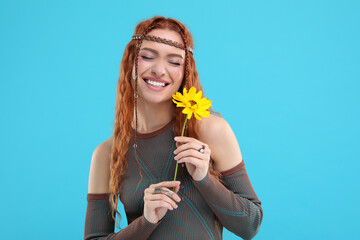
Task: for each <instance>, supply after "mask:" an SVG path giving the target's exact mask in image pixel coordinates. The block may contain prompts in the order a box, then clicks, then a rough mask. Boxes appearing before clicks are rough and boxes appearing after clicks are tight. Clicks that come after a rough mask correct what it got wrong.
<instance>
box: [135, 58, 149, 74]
mask: <svg viewBox="0 0 360 240" xmlns="http://www.w3.org/2000/svg"><path fill="white" fill-rule="evenodd" d="M149 66H150V63H149V62H146V61H144V60H143V59H142V58H139V61H138V71H139V72H142V71H143V70H144V69H147V68H149Z"/></svg>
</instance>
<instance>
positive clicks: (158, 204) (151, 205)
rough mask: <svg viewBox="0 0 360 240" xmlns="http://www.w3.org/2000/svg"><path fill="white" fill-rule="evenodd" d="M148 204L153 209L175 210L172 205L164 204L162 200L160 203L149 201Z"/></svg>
mask: <svg viewBox="0 0 360 240" xmlns="http://www.w3.org/2000/svg"><path fill="white" fill-rule="evenodd" d="M147 204H148V205H149V207H152V208H155V209H156V208H159V207H163V208H167V209H169V210H173V209H174V208H173V207H172V206H171V204H170V203H168V202H164V201H161V200H158V201H149V202H147Z"/></svg>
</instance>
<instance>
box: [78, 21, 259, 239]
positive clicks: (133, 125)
mask: <svg viewBox="0 0 360 240" xmlns="http://www.w3.org/2000/svg"><path fill="white" fill-rule="evenodd" d="M192 47H193V40H192V37H191V35H190V33H189V32H188V30H187V29H186V28H185V27H184V25H183V24H182V23H180V22H178V21H176V20H174V19H171V18H167V19H166V18H163V17H154V18H152V19H149V20H146V21H143V22H141V23H139V24H138V25H137V27H136V29H135V34H134V36H133V37H132V40H131V41H130V42H129V44H128V45H127V46H126V49H125V52H124V55H123V59H122V62H121V69H120V77H119V81H118V86H117V98H116V112H115V126H114V135H113V137H111V138H109V139H108V140H106V141H105V142H103V143H101V144H100V145H99V146H98V147H97V148H96V149H95V151H94V153H93V156H92V160H91V167H90V175H89V188H88V195H87V200H88V205H87V212H86V219H85V236H84V238H85V239H222V229H223V226H224V227H226V228H227V229H229V231H231V232H233V233H235V234H236V235H238V236H240V237H242V238H243V239H251V238H253V237H254V236H255V235H256V234H257V232H258V231H259V227H260V225H261V222H262V218H263V211H262V208H261V202H260V201H259V199H258V197H257V195H256V193H255V192H254V190H253V188H252V185H251V183H250V180H249V178H248V175H247V173H246V169H245V164H244V161H243V159H242V156H241V153H240V148H239V146H238V142H237V140H236V137H235V135H234V133H233V131H232V130H231V127H230V126H229V124H228V123H227V122H226V121H225V120H224V119H223V118H221V116H215V115H213V113H216V112H214V111H213V110H212V109H211V108H210V112H211V113H212V114H210V117H205V118H202V120H201V121H199V120H196V119H195V118H191V119H189V120H188V121H187V123H186V128H185V134H184V136H186V137H180V135H181V134H180V133H181V130H182V126H183V123H184V121H185V117H186V115H185V114H183V113H182V112H181V111H182V109H180V108H177V107H176V106H175V105H174V103H173V102H172V95H173V94H175V93H176V92H178V91H179V92H181V93H182V92H183V88H186V89H190V87H192V86H194V87H196V89H197V90H198V91H200V90H202V87H201V85H200V82H199V77H198V74H197V71H196V67H195V61H194V58H193V55H192V54H193V49H192ZM175 136H178V137H176V138H175ZM176 162H178V163H180V164H179V169H178V176H179V177H178V178H177V180H178V181H173V179H174V173H175V166H176ZM172 190H173V191H172ZM118 197H120V200H121V202H122V203H123V204H124V207H125V212H126V217H127V220H128V226H127V227H126V228H124V229H121V230H120V231H119V232H117V233H114V226H115V222H117V224H118V221H116V220H117V219H116V213H118V214H119V212H118V211H117V201H118ZM118 226H119V225H118ZM119 228H120V227H119Z"/></svg>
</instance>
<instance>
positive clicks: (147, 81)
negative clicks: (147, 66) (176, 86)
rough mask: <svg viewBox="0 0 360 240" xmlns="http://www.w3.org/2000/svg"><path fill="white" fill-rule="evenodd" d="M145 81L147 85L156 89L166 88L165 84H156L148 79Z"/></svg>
mask: <svg viewBox="0 0 360 240" xmlns="http://www.w3.org/2000/svg"><path fill="white" fill-rule="evenodd" d="M145 81H146V83H148V84H150V85H153V86H155V87H165V83H163V82H155V81H151V80H148V79H146V80H145Z"/></svg>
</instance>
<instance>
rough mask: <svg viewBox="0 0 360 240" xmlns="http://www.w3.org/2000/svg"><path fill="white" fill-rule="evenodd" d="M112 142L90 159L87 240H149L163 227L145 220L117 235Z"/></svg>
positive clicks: (100, 147)
mask: <svg viewBox="0 0 360 240" xmlns="http://www.w3.org/2000/svg"><path fill="white" fill-rule="evenodd" d="M110 140H111V139H108V140H106V141H105V142H103V143H101V144H100V145H99V146H98V147H97V148H96V149H95V150H94V153H93V155H92V159H91V166H90V174H89V187H88V192H89V193H88V194H87V209H86V217H85V231H84V239H86V240H89V239H96V240H98V239H113V240H115V239H147V238H148V237H149V236H150V234H151V233H152V232H153V231H154V230H155V229H156V227H157V226H158V225H159V224H160V222H161V221H159V222H158V223H155V224H154V223H151V222H149V221H148V220H147V219H146V218H145V217H144V216H140V217H138V218H137V219H135V220H134V221H132V222H131V223H130V224H129V225H128V226H127V227H126V228H124V229H122V230H121V231H119V232H117V233H114V227H115V222H114V220H113V218H112V216H111V205H110V202H109V193H108V192H109V181H110V160H111V159H110V151H111V142H110Z"/></svg>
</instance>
